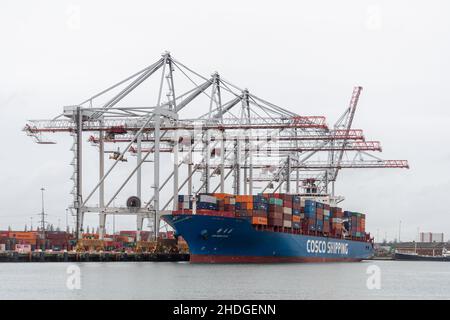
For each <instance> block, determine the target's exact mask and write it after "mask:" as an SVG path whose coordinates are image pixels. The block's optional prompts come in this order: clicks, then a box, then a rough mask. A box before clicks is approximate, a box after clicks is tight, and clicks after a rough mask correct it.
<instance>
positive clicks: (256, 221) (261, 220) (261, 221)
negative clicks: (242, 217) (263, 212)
mask: <svg viewBox="0 0 450 320" xmlns="http://www.w3.org/2000/svg"><path fill="white" fill-rule="evenodd" d="M252 224H263V225H267V218H264V217H252Z"/></svg>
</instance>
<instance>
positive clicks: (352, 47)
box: [0, 0, 450, 240]
mask: <svg viewBox="0 0 450 320" xmlns="http://www.w3.org/2000/svg"><path fill="white" fill-rule="evenodd" d="M449 9H450V5H449V4H448V2H447V1H412V0H405V1H392V0H391V1H375V0H372V1H363V0H355V1H331V0H330V1H308V2H307V1H303V2H302V1H261V0H260V1H232V0H228V1H221V2H218V1H170V2H168V1H158V2H156V1H155V2H150V1H128V2H124V1H111V0H109V1H95V3H94V1H62V0H55V1H17V0H14V1H7V0H2V1H1V2H0V36H1V37H0V39H1V41H2V46H1V52H0V57H1V59H0V71H1V73H0V112H1V113H0V115H1V116H0V130H1V138H2V148H1V149H2V151H1V157H0V188H1V189H0V190H1V192H0V229H6V228H7V227H8V226H12V227H13V228H16V229H22V228H23V227H24V225H25V224H29V223H30V217H31V216H33V217H34V218H33V221H34V223H36V222H37V220H38V219H39V218H38V216H37V215H36V214H37V213H38V212H39V211H40V190H39V189H40V188H41V186H45V188H46V189H47V191H46V194H45V196H46V209H47V212H48V214H49V220H50V221H51V222H52V223H53V224H55V225H57V224H58V220H59V221H60V222H59V223H60V225H61V226H62V227H63V226H65V208H67V206H68V203H69V202H70V195H69V191H70V188H71V184H70V180H69V177H70V175H71V167H70V166H69V162H70V160H71V154H70V151H69V148H70V139H68V138H67V137H63V136H58V137H55V139H56V140H57V141H58V144H57V145H51V146H43V145H37V144H35V143H34V142H33V141H32V140H31V139H30V138H29V137H27V136H26V135H25V134H24V133H23V132H22V131H21V129H22V127H23V125H24V124H25V123H26V120H27V119H41V118H43V119H45V118H52V117H54V116H55V115H58V114H59V113H60V112H61V111H62V107H63V106H64V105H70V104H76V103H79V102H80V101H82V100H83V99H84V98H87V97H89V96H90V95H92V94H94V93H95V92H97V91H99V90H101V89H103V88H106V87H107V86H108V85H111V84H112V83H114V82H115V81H118V80H121V79H122V78H124V77H125V76H127V75H129V74H131V73H133V72H135V71H137V70H140V69H141V68H142V67H144V66H147V65H149V64H151V63H153V62H154V61H156V60H157V59H158V58H159V57H160V54H161V53H162V52H164V51H165V50H168V51H170V52H171V53H172V55H173V56H174V57H176V58H177V59H178V60H180V61H183V62H184V63H185V64H187V65H189V66H191V67H193V68H194V69H195V70H197V71H199V72H201V73H202V74H205V75H209V74H211V73H212V72H213V71H216V70H217V71H219V72H220V73H221V75H222V76H224V77H225V78H227V79H229V80H232V81H233V82H234V83H236V84H238V85H240V86H241V87H248V88H249V89H250V90H251V91H252V92H254V93H255V94H257V95H259V96H261V97H264V98H266V99H267V100H269V101H272V102H274V103H277V104H278V105H280V106H284V107H286V108H289V109H291V110H292V111H295V112H296V113H298V114H302V115H324V116H326V117H327V119H328V122H329V123H330V124H332V123H333V122H334V121H335V120H336V119H337V118H338V117H339V115H340V114H341V113H342V112H343V111H344V109H345V107H346V106H347V104H348V101H349V99H350V95H351V92H352V88H353V86H354V85H361V86H363V87H364V90H363V92H362V96H361V99H360V103H359V106H358V111H357V114H356V116H355V120H354V128H362V129H364V131H365V136H366V138H367V139H368V140H380V141H381V143H382V146H383V153H382V154H380V156H381V157H383V158H385V159H407V160H409V161H410V166H411V169H410V170H405V169H373V170H369V169H363V170H351V171H348V170H347V171H345V170H344V171H341V173H340V176H339V182H338V183H337V191H338V193H339V194H342V195H344V196H345V197H346V202H345V207H346V208H348V209H350V210H353V211H361V212H365V213H367V216H368V218H367V229H368V230H369V231H371V232H372V233H373V234H375V235H376V233H377V231H378V233H379V235H380V238H383V237H384V235H385V234H387V236H388V238H389V239H392V238H394V237H397V236H398V229H399V221H400V220H401V221H402V240H413V239H415V238H416V236H417V231H418V228H420V230H421V231H433V232H444V233H446V239H448V235H450V223H449V222H450V218H449V213H450V210H449V205H448V202H447V200H448V197H449V191H450V166H449V164H450V150H449V147H448V146H449V138H450V126H449V125H448V124H449V120H450V111H449V100H450V98H449V92H450V90H449V89H450V88H449V86H450V79H449V77H450V63H449V58H448V57H449V56H450V44H449V41H448V39H450V20H449V19H448V16H449ZM205 108H206V107H205ZM92 156H93V158H92V161H95V158H94V155H92ZM108 164H109V162H108ZM88 170H89V169H88ZM88 172H89V171H88ZM92 173H93V174H96V171H95V169H94V171H92ZM70 222H71V221H70ZM96 223H97V218H96V217H95V216H91V217H90V218H88V219H87V222H86V224H88V225H91V226H93V225H96ZM116 224H119V225H120V227H123V228H133V226H134V222H133V220H132V219H126V218H121V219H117V220H116ZM108 228H109V230H111V228H112V222H111V219H110V220H109V221H108Z"/></svg>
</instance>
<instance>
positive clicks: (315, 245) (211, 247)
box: [162, 215, 373, 263]
mask: <svg viewBox="0 0 450 320" xmlns="http://www.w3.org/2000/svg"><path fill="white" fill-rule="evenodd" d="M162 219H163V220H164V221H166V222H167V223H168V224H169V225H170V226H172V227H173V228H174V229H175V232H176V233H177V234H178V235H181V236H182V237H183V238H184V239H185V240H186V242H187V243H188V246H189V251H190V254H191V258H190V261H191V262H197V263H239V262H241V263H253V262H255V263H263V262H268V263H277V262H337V261H361V260H364V259H369V258H371V257H372V256H373V246H372V244H371V243H369V242H363V241H352V240H343V239H336V238H328V237H321V236H310V235H300V234H291V233H284V232H273V231H267V230H265V231H261V230H256V229H255V228H254V227H253V226H252V225H251V224H250V222H249V221H248V220H246V219H243V218H228V217H217V216H208V215H164V216H162Z"/></svg>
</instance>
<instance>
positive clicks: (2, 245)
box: [0, 243, 6, 252]
mask: <svg viewBox="0 0 450 320" xmlns="http://www.w3.org/2000/svg"><path fill="white" fill-rule="evenodd" d="M5 250H6V245H5V244H4V243H0V252H4V251H5Z"/></svg>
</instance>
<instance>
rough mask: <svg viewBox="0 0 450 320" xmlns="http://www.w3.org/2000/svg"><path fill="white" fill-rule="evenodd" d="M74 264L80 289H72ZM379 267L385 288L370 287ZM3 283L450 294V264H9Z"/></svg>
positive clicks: (102, 293) (173, 291)
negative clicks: (373, 268)
mask: <svg viewBox="0 0 450 320" xmlns="http://www.w3.org/2000/svg"><path fill="white" fill-rule="evenodd" d="M73 265H75V266H78V267H79V270H80V274H81V277H80V279H81V288H80V289H78V290H77V289H74V290H70V289H68V287H67V279H68V277H69V274H68V273H67V270H68V267H70V266H73ZM372 265H376V266H378V267H379V269H377V268H376V269H377V270H380V273H381V277H380V286H381V288H380V289H372V290H369V289H368V288H367V279H368V277H369V276H370V275H369V274H367V270H368V267H370V266H372ZM75 269H77V268H75ZM69 270H70V269H69ZM369 270H370V269H369ZM0 284H1V289H2V290H1V291H0V299H208V298H209V299H422V298H425V299H450V263H446V262H409V261H375V262H374V261H365V262H361V263H327V264H269V265H191V264H189V263H162V262H136V263H134V262H110V263H95V262H90V263H76V264H72V263H1V264H0Z"/></svg>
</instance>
